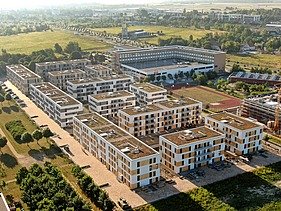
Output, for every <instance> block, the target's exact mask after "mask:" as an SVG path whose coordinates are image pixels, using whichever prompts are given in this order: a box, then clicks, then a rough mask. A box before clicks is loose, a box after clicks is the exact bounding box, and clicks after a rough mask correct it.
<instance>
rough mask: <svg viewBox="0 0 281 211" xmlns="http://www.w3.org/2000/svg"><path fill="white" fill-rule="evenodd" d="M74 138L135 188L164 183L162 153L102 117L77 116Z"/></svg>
mask: <svg viewBox="0 0 281 211" xmlns="http://www.w3.org/2000/svg"><path fill="white" fill-rule="evenodd" d="M73 135H74V138H75V139H76V140H77V141H78V142H79V143H80V144H81V145H82V146H83V148H84V149H86V150H87V151H89V152H90V153H91V155H93V156H95V157H96V158H97V159H99V161H100V162H101V163H103V164H104V165H105V166H106V167H107V169H108V170H109V171H111V172H113V173H114V174H115V175H116V177H117V179H118V180H119V181H120V182H123V183H125V184H126V185H128V186H129V187H130V188H131V189H134V188H137V187H141V186H145V185H149V184H152V183H154V182H157V181H159V180H160V154H159V153H158V152H157V151H155V150H154V149H152V148H151V147H149V146H148V145H146V144H144V143H143V142H141V141H140V140H138V139H137V138H135V137H134V136H132V135H130V134H129V133H128V132H126V131H124V130H123V129H121V128H119V127H118V126H116V125H114V124H113V123H111V122H110V121H108V120H107V119H105V118H104V117H102V116H101V115H99V114H97V113H89V114H82V115H79V116H76V117H74V125H73Z"/></svg>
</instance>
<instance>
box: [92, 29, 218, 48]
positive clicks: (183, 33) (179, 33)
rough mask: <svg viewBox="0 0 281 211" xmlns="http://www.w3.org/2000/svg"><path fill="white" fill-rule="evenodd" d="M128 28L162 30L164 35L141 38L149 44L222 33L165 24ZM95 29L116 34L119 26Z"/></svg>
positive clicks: (150, 30)
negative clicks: (166, 25) (177, 38)
mask: <svg viewBox="0 0 281 211" xmlns="http://www.w3.org/2000/svg"><path fill="white" fill-rule="evenodd" d="M128 29H129V30H136V29H143V30H145V31H147V32H151V33H156V32H157V31H162V32H163V33H164V35H162V36H157V37H151V38H142V39H141V40H143V41H147V42H149V43H151V44H158V39H159V38H161V39H168V38H170V37H182V38H184V39H189V36H190V35H193V38H194V39H197V38H201V37H203V36H204V35H205V34H207V33H215V32H218V33H223V32H222V31H219V30H204V29H196V28H174V27H165V26H152V25H151V26H130V27H128ZM94 30H95V31H101V32H103V31H106V32H107V33H112V34H118V33H120V32H121V27H111V28H95V29H94Z"/></svg>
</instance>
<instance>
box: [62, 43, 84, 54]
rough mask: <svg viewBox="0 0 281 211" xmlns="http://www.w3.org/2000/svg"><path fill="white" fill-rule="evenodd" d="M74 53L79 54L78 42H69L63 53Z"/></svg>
mask: <svg viewBox="0 0 281 211" xmlns="http://www.w3.org/2000/svg"><path fill="white" fill-rule="evenodd" d="M74 51H78V52H81V47H80V46H79V44H78V42H69V43H68V44H67V45H66V47H65V49H64V52H66V53H68V54H71V53H72V52H74Z"/></svg>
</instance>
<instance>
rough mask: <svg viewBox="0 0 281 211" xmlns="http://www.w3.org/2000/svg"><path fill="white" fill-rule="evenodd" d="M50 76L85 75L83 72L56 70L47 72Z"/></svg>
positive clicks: (77, 70)
mask: <svg viewBox="0 0 281 211" xmlns="http://www.w3.org/2000/svg"><path fill="white" fill-rule="evenodd" d="M48 74H49V75H50V76H66V75H76V74H85V72H84V71H83V70H80V69H72V70H58V71H51V72H48Z"/></svg>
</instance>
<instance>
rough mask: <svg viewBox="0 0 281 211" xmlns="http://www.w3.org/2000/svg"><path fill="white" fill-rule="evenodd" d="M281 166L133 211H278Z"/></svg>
mask: <svg viewBox="0 0 281 211" xmlns="http://www.w3.org/2000/svg"><path fill="white" fill-rule="evenodd" d="M280 182H281V162H279V163H276V164H272V165H270V166H268V167H263V168H260V169H257V170H255V171H254V172H247V173H244V174H240V175H238V176H235V177H232V178H229V179H226V180H222V181H219V182H216V183H213V184H210V185H207V186H204V187H200V188H197V189H194V190H192V191H190V192H186V193H180V194H178V195H175V196H171V197H169V198H166V199H163V200H160V201H157V202H155V203H152V204H151V205H145V206H142V207H140V208H137V209H135V210H137V211H146V210H149V211H156V210H159V211H160V210H161V211H166V210H167V211H169V210H177V211H184V210H188V211H198V210H264V211H265V210H276V211H277V210H280V209H281V198H280V195H281V190H280Z"/></svg>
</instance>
